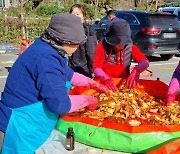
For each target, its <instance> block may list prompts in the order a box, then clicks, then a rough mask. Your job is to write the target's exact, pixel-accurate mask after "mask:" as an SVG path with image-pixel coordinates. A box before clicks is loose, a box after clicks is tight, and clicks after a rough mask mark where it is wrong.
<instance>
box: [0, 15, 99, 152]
mask: <svg viewBox="0 0 180 154" xmlns="http://www.w3.org/2000/svg"><path fill="white" fill-rule="evenodd" d="M84 41H86V36H85V34H84V29H83V26H82V23H81V20H80V18H79V17H77V16H75V15H73V14H69V13H58V14H55V15H53V16H52V18H51V20H50V23H49V26H48V27H47V29H46V30H45V32H44V33H43V34H42V35H41V37H40V38H37V39H36V40H35V42H34V43H33V44H32V45H31V46H30V47H29V48H27V50H26V52H24V53H23V54H22V55H21V56H20V57H19V58H18V59H17V60H16V62H15V63H14V65H13V67H12V68H11V72H10V73H9V75H8V78H7V81H6V85H5V88H4V91H3V93H2V97H1V99H2V100H1V101H0V117H1V120H0V132H1V134H2V133H5V138H4V142H3V147H2V154H4V153H18V154H27V153H31V154H33V153H34V151H36V149H37V148H39V147H40V146H41V145H42V144H43V143H44V142H45V141H46V139H47V138H48V136H49V135H50V133H51V131H52V130H53V129H54V127H55V125H56V122H57V120H58V117H59V115H61V114H65V113H68V112H74V111H76V110H78V109H80V108H82V107H86V106H87V107H88V108H89V109H90V110H93V109H95V108H96V107H97V106H98V100H97V98H95V97H93V96H88V95H68V92H67V88H66V81H71V82H72V84H73V85H74V86H88V87H91V88H92V87H93V88H95V87H98V86H99V85H98V83H96V82H95V81H93V80H92V79H90V78H88V77H85V76H84V75H81V74H79V73H74V72H73V70H72V69H71V68H70V67H68V66H67V56H71V55H72V54H73V53H74V52H75V50H76V49H77V48H78V46H79V44H81V43H84ZM0 137H1V136H0ZM1 140H2V137H1Z"/></svg>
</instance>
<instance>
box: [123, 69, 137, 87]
mask: <svg viewBox="0 0 180 154" xmlns="http://www.w3.org/2000/svg"><path fill="white" fill-rule="evenodd" d="M139 76H140V72H139V71H138V70H137V69H136V68H134V69H133V70H132V72H131V74H130V75H129V77H128V79H127V82H126V86H127V87H128V88H134V87H135V86H136V85H138V83H139Z"/></svg>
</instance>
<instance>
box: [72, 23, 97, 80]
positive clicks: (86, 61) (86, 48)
mask: <svg viewBox="0 0 180 154" xmlns="http://www.w3.org/2000/svg"><path fill="white" fill-rule="evenodd" d="M83 26H84V31H85V34H86V36H87V42H86V43H85V44H82V45H80V46H79V48H78V49H77V50H76V51H75V52H74V53H73V55H72V56H71V57H69V66H70V67H71V68H72V69H73V70H74V71H75V72H78V73H81V74H83V75H85V76H88V77H92V62H93V57H94V52H95V49H96V46H97V37H96V31H95V29H94V28H93V27H92V26H91V25H89V24H86V23H85V24H83Z"/></svg>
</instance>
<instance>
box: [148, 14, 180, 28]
mask: <svg viewBox="0 0 180 154" xmlns="http://www.w3.org/2000/svg"><path fill="white" fill-rule="evenodd" d="M148 23H149V25H151V26H162V25H169V24H172V25H174V26H175V25H179V21H178V20H177V18H175V17H173V16H149V17H148Z"/></svg>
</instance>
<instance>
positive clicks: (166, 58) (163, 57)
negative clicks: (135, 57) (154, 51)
mask: <svg viewBox="0 0 180 154" xmlns="http://www.w3.org/2000/svg"><path fill="white" fill-rule="evenodd" d="M160 56H161V58H162V59H163V60H169V59H171V58H172V57H173V56H174V55H172V54H165V55H162V54H161V55H160Z"/></svg>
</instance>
